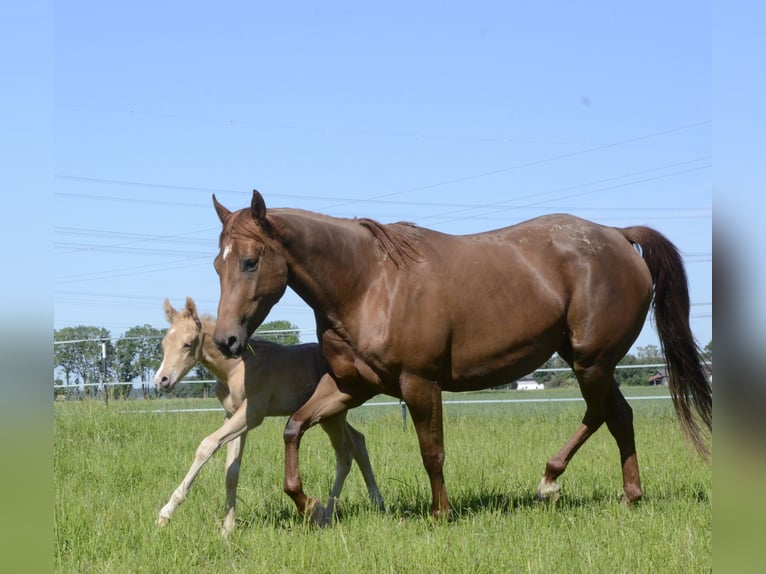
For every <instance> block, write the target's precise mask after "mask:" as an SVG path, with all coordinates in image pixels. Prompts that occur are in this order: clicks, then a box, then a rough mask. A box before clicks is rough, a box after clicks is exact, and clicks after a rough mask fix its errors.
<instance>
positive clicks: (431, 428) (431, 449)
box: [401, 375, 450, 517]
mask: <svg viewBox="0 0 766 574" xmlns="http://www.w3.org/2000/svg"><path fill="white" fill-rule="evenodd" d="M401 389H402V398H403V399H404V402H405V404H406V405H407V408H408V409H409V411H410V416H411V417H412V422H413V424H414V425H415V431H416V432H417V434H418V442H419V443H420V456H421V457H422V459H423V466H425V468H426V472H427V473H428V478H429V480H430V482H431V514H432V515H433V516H436V517H446V516H449V514H450V506H449V500H448V499H447V487H446V485H445V483H444V429H443V427H442V397H441V389H439V387H438V386H437V385H436V384H435V383H434V382H432V381H427V380H424V379H420V378H418V377H414V376H411V375H405V376H403V378H402V383H401Z"/></svg>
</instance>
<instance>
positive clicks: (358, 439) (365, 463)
mask: <svg viewBox="0 0 766 574" xmlns="http://www.w3.org/2000/svg"><path fill="white" fill-rule="evenodd" d="M346 432H347V434H348V437H349V439H350V440H351V442H352V443H353V445H354V448H353V452H354V460H355V461H356V464H357V465H358V466H359V470H360V471H361V472H362V477H363V478H364V484H365V485H366V486H367V493H368V494H369V495H370V502H371V503H372V505H373V506H374V507H375V508H377V509H378V510H380V511H385V509H386V505H385V503H384V502H383V495H382V494H380V489H379V488H378V483H377V481H376V480H375V474H374V473H373V472H372V464H371V463H370V455H369V453H368V452H367V444H366V441H365V439H364V435H363V434H362V433H360V432H359V431H358V430H356V429H355V428H354V427H352V426H351V425H350V424H348V423H346Z"/></svg>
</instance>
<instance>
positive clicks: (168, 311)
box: [162, 299, 178, 325]
mask: <svg viewBox="0 0 766 574" xmlns="http://www.w3.org/2000/svg"><path fill="white" fill-rule="evenodd" d="M162 308H163V309H165V318H166V319H167V320H168V323H170V324H171V325H172V324H173V319H175V317H176V315H177V314H178V311H176V310H175V309H174V308H173V305H171V304H170V299H165V301H164V303H163V304H162Z"/></svg>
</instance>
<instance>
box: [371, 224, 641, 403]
mask: <svg viewBox="0 0 766 574" xmlns="http://www.w3.org/2000/svg"><path fill="white" fill-rule="evenodd" d="M419 249H420V250H421V262H419V263H417V264H413V265H411V266H410V269H409V270H408V272H407V273H403V274H401V275H400V278H399V284H398V285H397V288H396V289H395V290H393V291H389V292H388V293H387V294H386V296H387V297H388V298H389V299H388V301H389V302H388V305H389V307H390V315H389V316H390V317H391V318H392V320H391V322H390V324H389V332H388V341H387V344H388V345H390V346H391V347H392V349H394V351H393V353H391V351H385V352H386V353H388V354H389V356H392V355H397V356H398V357H397V358H399V357H401V359H402V362H404V363H409V365H404V368H405V370H407V368H408V366H410V367H412V369H413V370H421V371H422V370H426V371H430V372H431V373H433V374H434V376H439V377H440V378H442V379H444V378H445V376H446V377H447V378H449V379H450V380H451V381H453V384H456V385H457V386H459V387H462V388H480V387H482V386H489V385H490V383H489V382H487V381H489V380H490V379H492V377H496V376H498V374H504V375H505V376H508V377H514V376H521V375H523V374H525V373H527V372H529V371H531V370H533V369H534V368H536V367H537V366H539V364H541V363H542V362H544V361H545V360H546V359H547V358H548V357H550V355H551V354H552V353H554V352H556V351H557V350H559V349H560V348H562V347H563V346H566V345H569V344H570V343H571V339H572V338H573V337H574V338H577V337H585V336H586V335H588V334H590V333H592V334H593V335H594V336H596V337H598V338H599V339H600V340H606V339H609V338H613V339H618V338H624V339H628V338H633V339H634V338H635V336H637V334H638V333H637V332H636V333H634V331H635V330H636V325H639V327H638V328H639V330H640V325H642V324H643V320H644V317H645V314H646V309H647V306H648V299H649V297H650V296H651V278H650V277H649V274H648V270H647V268H646V266H645V265H644V263H643V261H642V259H641V256H640V255H639V254H638V252H637V251H636V250H635V249H634V248H633V247H632V246H631V244H630V243H629V242H628V241H627V239H625V237H624V235H623V234H622V233H621V232H620V230H619V229H616V228H611V227H606V226H603V225H599V224H597V223H593V222H590V221H587V220H584V219H581V218H578V217H574V216H571V215H561V214H559V215H548V216H542V217H538V218H536V219H533V220H529V221H526V222H523V223H519V224H517V225H513V226H510V227H505V228H502V229H497V230H494V231H489V232H485V233H479V234H474V235H463V236H451V235H446V234H442V233H438V232H430V231H428V230H423V231H422V235H421V242H420V245H419ZM397 298H398V299H397ZM616 313H621V314H624V315H626V316H629V317H630V320H628V321H627V323H628V325H627V326H625V325H624V324H623V323H620V324H614V323H613V322H612V321H611V320H610V314H612V316H614V314H616ZM372 315H373V313H372V312H370V311H368V316H372ZM596 324H598V325H599V329H598V330H597V331H593V330H591V332H590V333H589V332H588V325H596ZM602 325H603V326H602ZM413 348H418V349H419V352H418V353H417V354H413V353H411V352H409V351H410V350H411V349H413ZM445 370H448V372H446V373H445V372H444V371H445ZM485 378H486V379H487V381H485V380H484V379H485ZM501 382H502V381H501ZM496 384H499V383H496ZM462 388H457V389H455V390H462Z"/></svg>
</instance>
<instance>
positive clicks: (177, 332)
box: [154, 297, 202, 392]
mask: <svg viewBox="0 0 766 574" xmlns="http://www.w3.org/2000/svg"><path fill="white" fill-rule="evenodd" d="M164 309H165V317H166V318H167V320H168V323H170V328H169V329H168V331H167V333H165V337H163V339H162V363H161V364H160V368H159V369H157V372H156V373H155V375H154V385H155V386H156V387H157V389H159V390H161V391H164V392H170V391H172V390H173V388H174V387H175V386H176V383H178V381H180V380H181V379H183V378H184V377H185V376H186V374H187V373H188V372H189V371H190V370H191V369H192V367H194V365H195V364H196V363H197V361H198V360H199V357H200V354H201V352H202V323H201V322H200V319H199V316H198V315H197V306H196V305H195V303H194V301H193V300H192V298H191V297H187V298H186V305H185V306H184V308H183V309H182V310H181V311H178V310H177V309H175V308H174V307H173V305H171V304H170V301H169V300H168V299H165V303H164Z"/></svg>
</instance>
